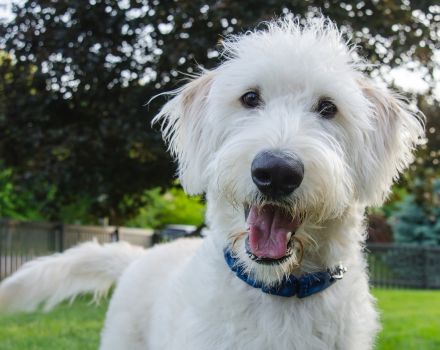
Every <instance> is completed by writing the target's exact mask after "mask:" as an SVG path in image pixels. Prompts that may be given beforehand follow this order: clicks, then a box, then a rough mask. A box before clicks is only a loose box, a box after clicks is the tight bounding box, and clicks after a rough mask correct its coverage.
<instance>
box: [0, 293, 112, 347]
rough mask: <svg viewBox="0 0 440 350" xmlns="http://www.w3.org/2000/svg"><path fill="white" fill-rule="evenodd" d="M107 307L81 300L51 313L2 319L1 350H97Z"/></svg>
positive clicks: (104, 304) (0, 321)
mask: <svg viewBox="0 0 440 350" xmlns="http://www.w3.org/2000/svg"><path fill="white" fill-rule="evenodd" d="M107 306H108V304H107V302H101V303H100V305H95V304H90V298H78V299H77V300H76V301H75V302H74V303H73V305H69V304H68V303H65V304H63V305H61V306H59V307H57V308H56V309H54V310H53V311H51V312H50V313H42V312H35V313H31V314H16V315H0V350H51V349H54V350H55V349H56V350H89V349H90V350H92V349H93V350H96V349H97V348H98V344H99V334H100V331H101V328H102V326H103V323H104V315H105V311H106V309H107Z"/></svg>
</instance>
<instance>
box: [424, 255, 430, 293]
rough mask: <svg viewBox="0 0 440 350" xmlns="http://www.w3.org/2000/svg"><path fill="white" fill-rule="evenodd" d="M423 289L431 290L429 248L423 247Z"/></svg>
mask: <svg viewBox="0 0 440 350" xmlns="http://www.w3.org/2000/svg"><path fill="white" fill-rule="evenodd" d="M423 263H424V264H423V265H424V266H423V277H424V280H423V288H424V289H428V288H429V285H430V283H429V270H430V269H429V252H428V248H427V247H423Z"/></svg>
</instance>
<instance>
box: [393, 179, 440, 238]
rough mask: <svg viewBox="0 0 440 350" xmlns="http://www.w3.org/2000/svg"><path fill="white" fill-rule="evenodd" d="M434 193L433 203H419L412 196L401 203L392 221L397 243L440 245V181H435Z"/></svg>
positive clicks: (414, 196)
mask: <svg viewBox="0 0 440 350" xmlns="http://www.w3.org/2000/svg"><path fill="white" fill-rule="evenodd" d="M417 182H420V183H421V186H424V184H425V182H424V181H423V182H421V181H416V184H417ZM432 193H433V196H432V198H434V200H433V201H432V202H428V201H426V200H424V201H418V200H417V197H416V195H413V194H412V195H408V196H406V197H405V198H404V199H403V201H402V202H400V203H399V205H398V206H397V210H396V211H395V212H394V215H393V216H392V217H391V219H390V223H391V225H392V227H393V231H394V239H395V241H396V242H399V243H417V244H421V245H440V203H439V202H438V200H439V199H440V180H435V181H433V184H432ZM436 199H437V200H436Z"/></svg>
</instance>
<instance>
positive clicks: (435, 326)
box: [374, 289, 440, 350]
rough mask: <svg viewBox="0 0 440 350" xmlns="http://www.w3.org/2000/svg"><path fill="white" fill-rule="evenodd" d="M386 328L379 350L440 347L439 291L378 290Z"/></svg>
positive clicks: (381, 337)
mask: <svg viewBox="0 0 440 350" xmlns="http://www.w3.org/2000/svg"><path fill="white" fill-rule="evenodd" d="M374 295H375V296H376V298H377V300H378V306H379V309H380V311H381V321H382V326H383V330H382V332H381V333H380V336H379V342H378V346H377V349H378V350H394V349H398V350H413V349H414V350H416V349H417V350H431V349H432V350H434V349H436V350H437V349H440V291H412V290H385V289H376V290H374Z"/></svg>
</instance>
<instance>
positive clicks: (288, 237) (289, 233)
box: [287, 232, 292, 242]
mask: <svg viewBox="0 0 440 350" xmlns="http://www.w3.org/2000/svg"><path fill="white" fill-rule="evenodd" d="M291 238H292V232H288V233H287V242H289V241H290V239H291Z"/></svg>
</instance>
